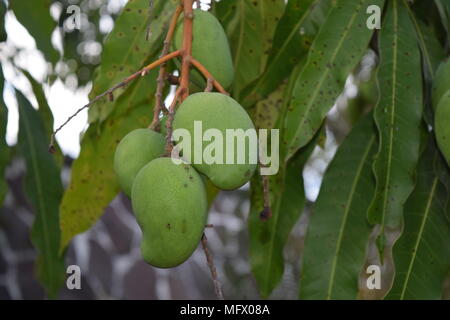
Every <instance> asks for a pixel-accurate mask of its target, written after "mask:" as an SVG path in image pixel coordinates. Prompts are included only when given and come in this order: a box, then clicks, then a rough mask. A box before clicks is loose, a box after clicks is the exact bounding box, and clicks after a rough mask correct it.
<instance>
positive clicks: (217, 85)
mask: <svg viewBox="0 0 450 320" xmlns="http://www.w3.org/2000/svg"><path fill="white" fill-rule="evenodd" d="M191 63H192V65H193V66H194V67H196V68H197V69H198V71H200V73H201V74H203V76H204V77H205V78H206V79H208V80H209V79H211V80H212V82H213V85H214V87H215V88H216V89H217V91H219V92H220V93H223V94H226V95H229V94H228V92H226V91H225V89H224V88H223V87H222V85H221V84H220V83H219V82H218V81H217V80H215V79H214V77H213V76H212V74H211V73H210V72H209V71H208V69H206V68H205V67H204V66H203V65H202V64H201V63H200V62H199V61H197V60H195V59H194V58H191Z"/></svg>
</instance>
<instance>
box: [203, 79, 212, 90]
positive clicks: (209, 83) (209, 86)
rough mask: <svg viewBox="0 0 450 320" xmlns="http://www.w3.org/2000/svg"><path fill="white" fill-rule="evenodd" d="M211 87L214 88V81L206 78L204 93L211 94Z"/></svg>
mask: <svg viewBox="0 0 450 320" xmlns="http://www.w3.org/2000/svg"><path fill="white" fill-rule="evenodd" d="M213 86H214V79H211V78H208V79H207V80H206V88H205V92H211V91H212V90H213Z"/></svg>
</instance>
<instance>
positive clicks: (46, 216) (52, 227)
mask: <svg viewBox="0 0 450 320" xmlns="http://www.w3.org/2000/svg"><path fill="white" fill-rule="evenodd" d="M16 96H17V102H18V105H19V116H20V117H19V149H20V151H21V154H22V155H23V156H24V158H25V162H26V168H27V169H26V171H27V172H26V180H25V183H26V185H25V191H26V194H27V197H28V199H29V200H30V202H31V205H32V206H33V208H34V210H35V214H36V215H35V220H34V223H33V226H32V229H31V241H32V243H33V244H34V246H35V247H36V249H37V251H38V254H39V256H38V259H37V269H38V275H39V279H40V281H41V282H42V284H43V285H44V287H45V288H46V290H47V293H48V295H49V297H51V298H55V297H56V295H57V294H58V290H59V289H60V288H61V286H62V284H63V283H64V279H65V276H66V274H65V269H64V258H63V257H62V256H60V255H59V254H58V249H59V241H60V230H59V217H58V206H59V203H60V201H61V197H62V193H63V186H62V183H61V177H60V172H59V168H58V166H57V165H56V162H55V160H54V159H53V157H52V155H51V154H49V153H48V152H47V148H48V143H49V137H48V136H47V135H46V133H45V128H44V125H43V122H42V119H41V117H40V116H39V113H38V112H37V111H36V110H35V109H33V107H32V106H31V104H30V103H29V102H28V100H27V99H26V98H25V97H24V96H23V95H22V94H21V93H20V92H17V93H16Z"/></svg>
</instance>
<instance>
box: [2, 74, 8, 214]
mask: <svg viewBox="0 0 450 320" xmlns="http://www.w3.org/2000/svg"><path fill="white" fill-rule="evenodd" d="M4 83H5V78H4V76H3V70H2V68H1V67H0V205H1V204H2V203H3V200H4V199H5V195H6V192H7V188H8V185H7V183H6V178H5V169H6V166H7V165H8V162H9V156H10V149H9V147H8V145H7V144H6V126H7V125H8V108H7V107H6V104H5V101H4V100H3V85H4Z"/></svg>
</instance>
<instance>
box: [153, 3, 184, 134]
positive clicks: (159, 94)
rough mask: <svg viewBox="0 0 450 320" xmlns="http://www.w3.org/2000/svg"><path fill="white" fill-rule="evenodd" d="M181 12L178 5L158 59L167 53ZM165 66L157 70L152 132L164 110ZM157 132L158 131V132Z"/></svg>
mask: <svg viewBox="0 0 450 320" xmlns="http://www.w3.org/2000/svg"><path fill="white" fill-rule="evenodd" d="M182 11H183V6H182V5H181V4H180V5H178V6H177V8H176V10H175V12H174V14H173V15H172V19H171V21H170V25H169V30H168V31H167V35H166V38H165V39H164V46H163V50H162V53H161V56H160V58H162V57H164V56H166V55H167V54H168V53H169V48H170V44H171V42H172V38H173V33H174V31H175V27H176V26H177V21H178V18H179V16H180V14H181V12H182ZM166 64H167V62H165V63H163V64H161V66H160V68H159V74H158V79H157V80H156V81H157V87H156V93H155V100H156V104H155V108H154V109H153V121H152V123H151V124H150V126H149V128H150V129H152V130H156V129H159V114H160V112H161V110H162V109H164V108H165V106H164V102H163V90H164V85H165V76H166ZM158 131H159V130H158Z"/></svg>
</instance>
